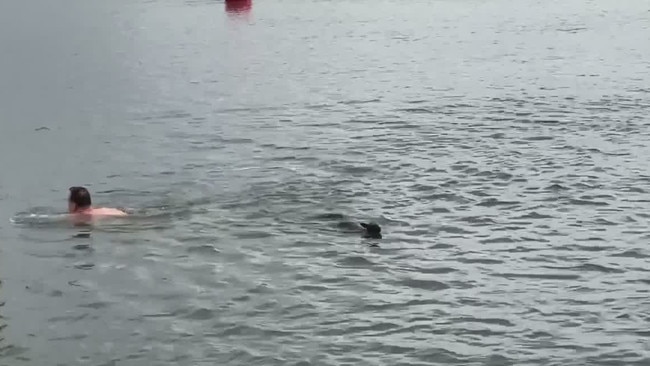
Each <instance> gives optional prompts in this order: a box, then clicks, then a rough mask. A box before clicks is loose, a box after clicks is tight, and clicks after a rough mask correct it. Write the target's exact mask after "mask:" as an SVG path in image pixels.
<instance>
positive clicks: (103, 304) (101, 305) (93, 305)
mask: <svg viewBox="0 0 650 366" xmlns="http://www.w3.org/2000/svg"><path fill="white" fill-rule="evenodd" d="M109 306H111V303H110V302H106V301H97V302H91V303H87V304H81V305H79V307H80V308H90V309H95V310H98V309H104V308H107V307H109Z"/></svg>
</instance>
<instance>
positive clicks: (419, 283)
mask: <svg viewBox="0 0 650 366" xmlns="http://www.w3.org/2000/svg"><path fill="white" fill-rule="evenodd" d="M399 284H400V285H402V286H405V287H409V288H416V289H421V290H429V291H439V290H445V289H448V288H449V286H448V285H447V284H445V283H444V282H439V281H435V280H420V279H414V278H406V279H403V280H401V281H400V282H399Z"/></svg>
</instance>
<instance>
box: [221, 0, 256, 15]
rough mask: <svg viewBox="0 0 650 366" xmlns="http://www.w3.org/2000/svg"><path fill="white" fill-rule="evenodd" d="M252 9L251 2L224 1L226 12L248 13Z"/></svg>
mask: <svg viewBox="0 0 650 366" xmlns="http://www.w3.org/2000/svg"><path fill="white" fill-rule="evenodd" d="M252 8H253V0H226V12H228V13H248V12H249V11H250V10H251V9H252Z"/></svg>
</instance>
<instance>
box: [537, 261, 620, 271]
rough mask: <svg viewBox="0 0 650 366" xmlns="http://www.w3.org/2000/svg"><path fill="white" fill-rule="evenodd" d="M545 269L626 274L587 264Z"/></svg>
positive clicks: (610, 268)
mask: <svg viewBox="0 0 650 366" xmlns="http://www.w3.org/2000/svg"><path fill="white" fill-rule="evenodd" d="M542 267H543V268H548V269H555V270H573V271H581V272H601V273H624V272H625V271H624V270H621V269H618V268H613V267H607V266H602V265H599V264H593V263H585V264H582V265H579V266H574V267H552V266H542Z"/></svg>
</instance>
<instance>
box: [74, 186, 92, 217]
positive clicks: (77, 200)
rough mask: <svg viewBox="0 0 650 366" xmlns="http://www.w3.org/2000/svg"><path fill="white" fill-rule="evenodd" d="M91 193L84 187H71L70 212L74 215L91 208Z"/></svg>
mask: <svg viewBox="0 0 650 366" xmlns="http://www.w3.org/2000/svg"><path fill="white" fill-rule="evenodd" d="M91 204H92V201H91V200H90V192H88V190H87V189H86V188H84V187H70V196H69V197H68V212H70V213H74V212H78V211H83V210H85V209H87V208H90V205H91Z"/></svg>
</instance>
